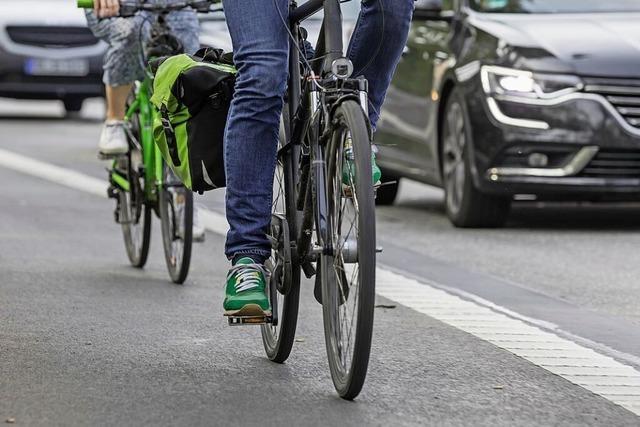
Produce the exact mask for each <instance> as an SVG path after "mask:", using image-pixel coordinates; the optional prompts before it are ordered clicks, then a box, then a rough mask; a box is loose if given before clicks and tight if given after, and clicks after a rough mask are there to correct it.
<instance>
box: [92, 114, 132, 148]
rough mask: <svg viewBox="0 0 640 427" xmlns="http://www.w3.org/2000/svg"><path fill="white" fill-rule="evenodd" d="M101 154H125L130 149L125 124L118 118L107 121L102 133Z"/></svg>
mask: <svg viewBox="0 0 640 427" xmlns="http://www.w3.org/2000/svg"><path fill="white" fill-rule="evenodd" d="M98 149H99V150H100V154H102V155H106V156H113V155H117V154H125V153H126V152H127V151H128V150H129V143H128V142H127V135H126V133H125V131H124V124H123V122H121V121H118V120H108V121H107V122H105V124H104V127H103V128H102V133H101V134H100V143H99V144H98Z"/></svg>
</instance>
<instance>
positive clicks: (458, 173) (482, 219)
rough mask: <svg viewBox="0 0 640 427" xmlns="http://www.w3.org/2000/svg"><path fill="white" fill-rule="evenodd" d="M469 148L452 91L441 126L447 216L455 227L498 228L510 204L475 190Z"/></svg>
mask: <svg viewBox="0 0 640 427" xmlns="http://www.w3.org/2000/svg"><path fill="white" fill-rule="evenodd" d="M471 144H472V135H471V130H470V126H469V119H468V116H467V112H466V110H465V108H464V98H463V97H462V95H461V94H460V92H459V91H458V90H457V89H454V91H453V92H452V93H451V96H450V97H449V99H448V100H447V104H446V106H445V111H444V123H443V126H442V150H441V161H442V174H443V184H444V190H445V205H446V212H447V216H448V217H449V219H450V220H451V222H452V223H453V224H454V225H455V226H457V227H500V226H502V225H504V223H505V221H506V219H507V216H508V214H509V209H510V207H511V200H510V198H504V197H495V196H491V195H488V194H484V193H481V192H480V191H479V190H478V189H477V188H475V186H474V184H473V178H472V176H471V167H470V166H471V160H470V158H469V153H470V150H471Z"/></svg>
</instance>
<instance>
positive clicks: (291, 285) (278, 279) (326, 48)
mask: <svg viewBox="0 0 640 427" xmlns="http://www.w3.org/2000/svg"><path fill="white" fill-rule="evenodd" d="M321 9H322V10H324V21H323V24H322V30H321V33H320V38H319V40H318V42H317V45H316V49H315V57H314V58H313V59H312V60H307V59H306V52H303V49H302V48H301V43H302V42H305V41H306V37H307V33H306V31H305V30H304V29H303V28H302V27H301V26H300V24H301V22H302V21H304V20H305V19H306V18H308V17H310V16H311V15H313V14H314V13H316V12H318V11H320V10H321ZM282 15H283V14H281V17H282ZM283 25H286V26H287V28H288V29H289V33H290V38H291V43H290V51H289V82H288V92H287V95H286V100H285V101H286V102H285V108H284V113H283V116H282V123H281V132H280V143H279V149H278V157H277V159H278V162H277V164H278V167H277V171H276V177H275V179H274V187H275V188H274V198H273V214H272V222H271V229H270V232H269V239H270V241H271V244H272V256H271V258H270V259H269V261H268V263H267V266H268V270H269V273H270V275H269V297H270V300H271V305H272V315H271V318H266V319H262V338H263V344H264V348H265V351H266V353H267V356H268V357H269V359H271V360H273V361H275V362H279V363H282V362H284V361H285V360H286V359H287V358H288V357H289V354H290V352H291V349H292V346H293V342H294V336H295V330H296V325H297V316H298V303H299V295H300V279H301V272H303V273H304V274H305V276H306V277H307V278H311V277H313V276H314V275H316V281H317V282H316V283H317V285H320V287H321V295H322V298H321V299H322V306H323V310H322V311H323V323H324V334H325V344H326V349H327V356H328V359H329V366H330V370H331V377H332V380H333V383H334V386H335V388H336V390H337V392H338V394H339V395H340V396H341V397H342V398H344V399H353V398H355V397H356V396H357V395H358V394H359V393H360V391H361V390H362V387H363V385H364V381H365V377H366V373H367V367H368V362H369V354H370V349H371V338H372V333H373V317H374V303H375V269H376V252H377V251H376V228H375V207H374V199H375V188H374V184H373V182H372V170H371V167H372V165H371V141H372V132H371V128H370V125H369V120H368V115H367V109H368V96H367V90H368V84H367V81H366V80H365V79H364V78H352V77H351V74H352V72H353V65H352V64H351V62H350V61H349V60H348V59H347V58H345V57H344V54H343V41H342V34H343V33H342V16H341V10H340V1H339V0H309V1H307V2H306V3H304V4H302V5H301V6H297V4H296V3H295V1H294V0H292V1H291V3H290V9H289V20H288V22H286V20H285V19H284V18H283ZM301 68H302V70H301ZM245 320H248V323H251V322H252V321H256V320H261V319H230V322H236V323H243V322H244V321H245Z"/></svg>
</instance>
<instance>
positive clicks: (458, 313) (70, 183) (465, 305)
mask: <svg viewBox="0 0 640 427" xmlns="http://www.w3.org/2000/svg"><path fill="white" fill-rule="evenodd" d="M0 166H4V167H6V168H8V169H12V170H14V171H18V172H22V173H24V174H27V175H31V176H35V177H38V178H41V179H44V180H47V181H50V182H54V183H57V184H61V185H64V186H67V187H69V188H73V189H76V190H80V191H84V192H87V193H91V194H95V195H97V196H101V197H106V196H107V193H106V190H107V186H108V185H107V183H105V182H104V181H103V180H100V179H96V178H93V177H91V176H88V175H85V174H82V173H79V172H76V171H73V170H70V169H66V168H62V167H59V166H54V165H51V164H49V163H45V162H41V161H39V160H35V159H32V158H29V157H25V156H22V155H19V154H15V153H12V152H10V151H6V150H2V149H0ZM199 214H200V221H201V222H202V225H203V226H204V227H205V228H206V229H208V230H210V231H212V232H214V233H217V234H220V235H223V236H224V235H226V232H227V230H228V224H227V221H226V219H225V217H224V215H222V214H220V213H217V212H213V211H210V210H205V209H200V210H199ZM376 274H377V283H376V291H377V293H378V295H380V296H383V297H385V298H387V299H390V300H392V301H395V302H397V303H399V304H401V305H403V306H405V307H408V308H411V309H413V310H415V311H417V312H419V313H423V314H425V315H427V316H429V317H432V318H434V319H436V320H439V321H441V322H443V323H446V324H447V325H450V326H453V327H455V328H457V329H459V330H461V331H464V332H467V333H469V334H471V335H474V336H475V337H477V338H480V339H482V340H484V341H488V342H490V343H492V344H494V345H495V346H497V347H500V348H502V349H504V350H507V351H509V352H510V353H513V354H515V355H517V356H519V357H521V358H523V359H525V360H527V361H529V362H531V363H533V364H534V365H536V366H539V367H541V368H544V369H546V370H547V371H549V372H552V373H554V374H556V375H559V376H561V377H562V378H565V379H566V380H568V381H570V382H571V383H573V384H575V385H577V386H580V387H582V388H585V389H587V390H589V391H591V392H593V393H595V394H597V395H600V396H602V397H604V398H605V399H608V400H609V401H611V402H613V403H615V404H617V405H620V406H622V407H624V408H626V409H628V410H629V411H631V412H633V413H635V414H636V415H640V371H638V370H636V369H635V368H633V367H632V366H629V365H626V364H624V363H621V362H619V361H617V360H615V359H614V358H612V357H609V356H606V355H604V354H601V353H599V352H596V351H594V350H592V349H590V348H587V347H584V346H582V345H580V344H577V343H575V342H573V341H571V340H569V339H567V338H564V337H561V336H559V335H557V334H555V333H553V332H550V331H548V330H544V329H545V327H546V329H553V328H552V327H553V325H551V324H547V323H546V322H543V321H539V320H537V319H529V318H527V317H524V316H522V315H519V314H518V313H514V312H513V311H510V310H508V309H506V308H504V307H500V306H498V305H496V304H493V303H491V302H489V301H484V300H482V299H480V298H478V297H475V296H473V295H469V298H462V297H461V296H458V295H454V294H453V293H451V292H447V291H445V290H443V289H441V288H440V287H439V286H438V285H437V284H435V283H426V282H425V281H420V282H419V281H417V280H415V279H412V278H410V277H407V276H405V275H403V274H400V273H397V272H394V271H392V270H391V269H388V268H384V267H378V269H377V270H376ZM427 282H428V281H427ZM578 338H579V337H578ZM629 357H631V358H633V356H629Z"/></svg>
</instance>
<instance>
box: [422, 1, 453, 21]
mask: <svg viewBox="0 0 640 427" xmlns="http://www.w3.org/2000/svg"><path fill="white" fill-rule="evenodd" d="M413 19H415V20H422V21H447V22H450V21H451V20H452V19H453V11H443V10H442V0H416V6H415V9H414V10H413Z"/></svg>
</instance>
